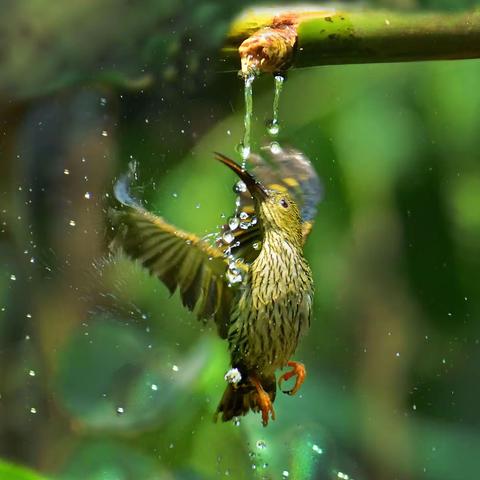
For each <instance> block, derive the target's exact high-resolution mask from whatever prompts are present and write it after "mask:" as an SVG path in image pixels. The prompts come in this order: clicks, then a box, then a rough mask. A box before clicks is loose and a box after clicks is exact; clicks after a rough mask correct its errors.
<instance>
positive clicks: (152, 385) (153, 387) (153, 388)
mask: <svg viewBox="0 0 480 480" xmlns="http://www.w3.org/2000/svg"><path fill="white" fill-rule="evenodd" d="M150 388H151V389H152V390H153V391H154V392H156V391H157V390H158V385H156V384H155V383H152V384H151V385H150Z"/></svg>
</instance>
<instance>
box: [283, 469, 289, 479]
mask: <svg viewBox="0 0 480 480" xmlns="http://www.w3.org/2000/svg"><path fill="white" fill-rule="evenodd" d="M289 476H290V473H288V470H284V471H283V472H282V478H288V477H289Z"/></svg>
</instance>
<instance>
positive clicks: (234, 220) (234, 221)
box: [228, 217, 239, 243]
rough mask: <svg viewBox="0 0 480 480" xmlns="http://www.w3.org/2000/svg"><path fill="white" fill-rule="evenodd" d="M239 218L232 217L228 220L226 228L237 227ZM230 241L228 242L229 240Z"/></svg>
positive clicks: (233, 228)
mask: <svg viewBox="0 0 480 480" xmlns="http://www.w3.org/2000/svg"><path fill="white" fill-rule="evenodd" d="M238 224H239V220H238V218H237V217H232V218H230V219H229V220H228V228H230V230H235V229H237V228H238ZM229 243H230V242H229Z"/></svg>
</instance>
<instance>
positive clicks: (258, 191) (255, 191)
mask: <svg viewBox="0 0 480 480" xmlns="http://www.w3.org/2000/svg"><path fill="white" fill-rule="evenodd" d="M215 158H216V159H217V160H218V161H219V162H222V163H223V164H224V165H226V166H227V167H228V168H230V169H231V170H233V171H234V172H235V173H236V174H237V175H238V176H239V177H240V180H242V181H243V182H244V183H245V185H246V186H247V188H248V191H249V192H250V195H251V196H252V197H253V198H255V199H257V200H259V201H264V200H266V198H267V197H268V193H267V190H266V189H265V187H264V186H263V185H262V184H261V183H260V182H259V181H257V180H256V179H255V177H254V176H253V175H252V174H250V173H249V172H247V171H246V170H243V169H242V167H241V166H240V165H239V164H238V163H236V162H234V161H233V160H231V159H230V158H228V157H226V156H225V155H222V154H221V153H217V152H215Z"/></svg>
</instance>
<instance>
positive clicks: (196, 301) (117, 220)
mask: <svg viewBox="0 0 480 480" xmlns="http://www.w3.org/2000/svg"><path fill="white" fill-rule="evenodd" d="M129 183H130V175H128V174H127V175H125V176H123V177H122V178H120V180H118V182H117V183H116V185H115V189H114V191H115V197H116V198H117V200H118V201H119V202H120V203H122V204H123V208H122V209H121V210H114V211H113V212H112V214H111V219H112V223H113V226H114V229H115V231H116V236H115V238H114V240H113V242H112V244H113V245H114V246H120V247H121V248H122V249H123V251H124V252H125V253H126V254H127V255H128V256H129V257H131V258H132V259H135V260H138V261H139V262H140V263H141V264H142V265H143V266H144V267H145V268H147V269H148V270H149V271H150V273H151V274H152V275H155V276H157V277H158V278H159V279H160V280H162V282H163V283H164V284H165V285H166V286H167V288H168V289H169V290H170V292H171V293H172V294H173V293H174V292H175V290H176V289H177V288H178V289H179V291H180V296H181V299H182V302H183V304H184V305H185V306H186V307H187V308H188V309H189V310H191V311H193V312H195V313H196V315H197V316H198V318H200V319H209V318H213V319H214V320H215V323H216V324H217V327H218V331H219V334H220V336H221V337H222V338H225V337H226V334H227V325H228V322H229V319H230V307H231V302H232V299H233V297H234V295H235V285H234V284H233V285H232V283H233V282H230V281H229V275H231V272H230V270H229V269H230V267H229V264H230V262H231V260H230V261H229V259H227V257H226V256H225V254H224V252H222V251H221V250H220V249H218V248H215V247H213V246H211V245H210V244H208V243H207V242H206V241H204V240H202V239H200V238H199V237H197V236H195V235H193V234H190V233H187V232H184V231H182V230H180V229H178V228H176V227H174V226H173V225H170V224H169V223H167V222H166V221H165V220H164V219H163V218H161V217H158V216H156V215H154V214H152V213H150V212H148V211H147V210H145V208H143V207H142V206H141V205H140V204H139V203H138V202H137V201H136V200H135V199H134V198H133V197H132V196H131V195H130V193H129ZM235 268H238V269H239V270H243V271H246V269H247V268H248V267H246V266H245V265H242V264H240V263H239V262H237V263H236V265H235ZM237 273H238V272H237Z"/></svg>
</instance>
